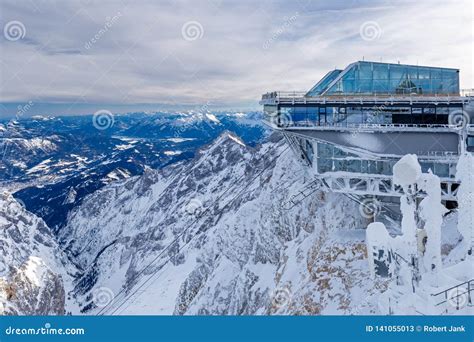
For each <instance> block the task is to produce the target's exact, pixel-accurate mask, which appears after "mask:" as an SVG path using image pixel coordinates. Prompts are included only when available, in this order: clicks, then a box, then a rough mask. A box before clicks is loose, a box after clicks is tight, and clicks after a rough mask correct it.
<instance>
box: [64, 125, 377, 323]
mask: <svg viewBox="0 0 474 342" xmlns="http://www.w3.org/2000/svg"><path fill="white" fill-rule="evenodd" d="M302 172H303V171H302V169H301V167H300V166H299V165H298V164H297V162H296V161H295V160H294V159H293V155H292V153H291V151H290V150H289V149H288V148H287V147H286V145H285V144H284V143H283V141H280V140H279V139H278V138H277V137H274V138H273V140H271V141H270V142H268V143H266V144H263V145H262V146H259V147H257V148H250V147H248V146H245V145H244V144H243V143H242V142H241V141H240V140H239V139H238V138H236V137H234V136H232V135H231V134H228V133H225V134H223V135H222V136H221V137H220V138H219V139H217V140H216V141H215V142H214V143H213V144H211V145H210V146H207V147H206V148H204V149H202V150H201V151H200V152H199V153H198V156H197V157H196V158H195V159H194V160H192V161H191V162H188V163H185V164H176V165H174V166H171V167H168V168H165V169H163V170H161V171H154V170H149V171H147V172H146V173H145V174H144V175H143V176H141V177H133V178H131V179H128V180H125V181H121V182H118V183H114V184H112V185H110V186H107V187H106V188H104V189H102V190H100V191H97V192H96V193H94V194H92V195H90V196H89V197H88V198H87V199H86V200H85V201H84V203H83V204H82V205H81V206H80V207H79V208H78V209H76V210H75V211H74V212H73V213H72V214H71V215H70V217H69V224H68V225H67V227H65V229H63V230H62V231H61V233H60V239H61V245H62V246H64V247H65V248H66V250H67V253H68V254H69V255H70V257H71V258H73V259H74V260H75V261H76V262H77V263H78V265H79V267H80V268H81V269H83V270H84V271H83V273H82V275H81V276H80V277H79V278H78V279H77V281H76V283H75V289H74V296H76V298H77V301H78V302H79V303H80V305H81V311H82V312H87V313H96V312H99V311H100V310H101V309H103V308H104V307H105V309H103V310H104V311H103V312H104V313H105V314H120V313H122V314H179V315H182V314H235V315H241V314H327V313H339V314H345V313H356V312H361V313H371V312H375V310H376V309H375V308H374V303H373V300H372V297H371V294H372V293H374V292H377V291H380V289H377V288H374V287H373V284H372V283H371V282H367V281H366V279H367V277H368V276H369V271H368V266H367V260H366V250H365V244H364V237H365V232H364V230H362V229H358V228H363V227H365V222H363V220H362V218H361V217H360V215H359V211H358V209H357V206H356V205H355V204H354V203H353V202H351V201H350V200H348V199H346V198H345V197H344V196H342V195H335V194H326V193H322V192H316V193H315V194H314V195H313V196H310V197H308V198H307V199H306V200H305V201H303V202H302V203H300V204H299V205H297V206H296V207H294V208H292V209H290V210H286V209H285V206H284V204H285V203H286V202H287V201H288V199H289V198H290V196H291V195H292V194H294V193H296V191H298V189H300V188H301V187H303V186H304V181H305V175H304V174H303V173H302ZM380 286H383V284H381V285H380Z"/></svg>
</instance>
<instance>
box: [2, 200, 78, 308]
mask: <svg viewBox="0 0 474 342" xmlns="http://www.w3.org/2000/svg"><path fill="white" fill-rule="evenodd" d="M0 254H1V258H0V314H6V315H62V314H64V313H65V312H66V310H67V309H68V308H67V303H66V302H67V299H66V292H68V291H70V289H71V287H72V286H71V282H72V276H73V275H74V272H75V268H74V267H73V266H72V265H71V263H69V262H68V260H67V258H66V255H65V254H63V253H62V252H61V250H60V249H59V247H58V245H57V243H56V241H55V239H54V238H53V236H52V234H51V232H50V230H49V228H48V227H47V226H46V224H45V223H44V222H43V220H41V219H40V218H38V217H36V216H35V215H33V214H31V213H29V212H28V211H26V210H25V209H24V208H23V206H22V205H21V204H20V203H19V202H17V201H16V200H15V199H14V198H13V197H12V196H11V195H10V194H9V193H7V192H4V193H3V194H0Z"/></svg>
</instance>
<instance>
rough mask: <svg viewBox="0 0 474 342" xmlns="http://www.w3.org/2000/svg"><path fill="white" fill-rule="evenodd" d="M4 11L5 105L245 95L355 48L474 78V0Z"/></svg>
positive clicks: (356, 52) (307, 79)
mask: <svg viewBox="0 0 474 342" xmlns="http://www.w3.org/2000/svg"><path fill="white" fill-rule="evenodd" d="M0 12H1V17H0V19H1V25H2V28H5V26H6V25H7V23H9V22H11V21H19V22H20V23H21V24H22V25H23V26H24V28H25V31H24V32H21V33H24V36H23V37H22V38H20V39H17V37H12V36H9V35H8V34H7V33H5V32H4V34H3V35H2V36H1V37H0V53H1V54H0V63H1V64H0V72H1V74H0V76H1V80H0V81H1V84H0V95H1V102H2V103H3V104H4V105H5V106H7V103H8V102H15V103H24V102H28V101H33V102H35V103H72V104H74V103H76V104H103V103H109V104H111V103H113V104H117V105H121V104H123V105H127V104H137V103H160V104H170V105H176V104H204V103H207V102H210V103H212V104H213V105H216V106H231V107H233V108H238V107H248V106H254V105H256V104H257V103H258V99H259V97H260V95H261V93H263V92H266V91H271V90H293V89H294V90H307V89H309V88H310V87H311V86H312V85H313V84H314V83H315V82H316V81H317V80H318V79H319V78H320V77H322V76H323V75H324V74H325V73H326V72H327V71H328V70H330V69H333V68H334V67H338V68H343V67H344V66H346V65H347V64H349V63H351V62H353V61H355V60H361V59H362V58H365V59H366V60H375V61H379V60H383V61H387V62H397V61H400V62H402V63H407V64H417V63H418V64H420V65H423V64H426V65H435V66H446V67H454V68H460V69H461V86H462V87H463V88H472V87H473V86H472V84H473V82H472V77H473V71H472V69H473V65H472V59H473V58H472V57H473V55H472V46H473V36H472V25H473V12H472V4H471V1H470V0H451V1H450V0H448V1H446V0H444V1H438V0H424V1H410V0H409V1H395V0H393V1H388V0H387V1H380V0H379V1H362V0H361V1H357V0H346V1H306V0H305V1H256V0H255V1H223V0H202V1H196V0H195V1H164V0H163V1H145V0H143V1H136V0H135V1H127V0H113V1H112V0H105V1H104V0H103V1H94V0H77V1H45V0H43V1H42V0H39V1H32V0H31V1H29V0H11V1H9V0H8V1H4V0H2V1H1V3H0ZM363 25H365V26H363ZM361 26H362V27H366V28H367V31H366V32H365V33H364V34H365V35H368V36H364V34H362V35H361V32H360V30H361ZM20 29H21V27H20ZM186 29H188V30H186ZM371 29H374V30H372V31H371ZM5 106H4V107H3V108H7V107H5ZM4 112H5V110H4V111H3V114H4Z"/></svg>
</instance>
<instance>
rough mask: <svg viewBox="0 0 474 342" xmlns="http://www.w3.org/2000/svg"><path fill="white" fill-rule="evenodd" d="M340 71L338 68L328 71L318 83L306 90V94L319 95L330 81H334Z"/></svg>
mask: <svg viewBox="0 0 474 342" xmlns="http://www.w3.org/2000/svg"><path fill="white" fill-rule="evenodd" d="M341 72H342V70H339V69H335V70H332V71H330V72H328V73H327V74H326V75H325V76H324V77H323V78H322V79H321V80H320V81H319V82H318V83H316V84H315V85H314V87H313V88H311V90H310V91H308V93H307V94H306V96H316V95H321V93H322V92H323V91H325V90H326V89H327V88H328V86H329V85H330V84H331V82H332V81H334V80H335V79H336V78H337V76H339V74H340V73H341Z"/></svg>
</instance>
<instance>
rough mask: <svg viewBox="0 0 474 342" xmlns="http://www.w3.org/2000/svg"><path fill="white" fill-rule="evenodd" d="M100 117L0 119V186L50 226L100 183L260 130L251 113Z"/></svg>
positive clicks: (256, 138) (250, 137) (250, 139)
mask: <svg viewBox="0 0 474 342" xmlns="http://www.w3.org/2000/svg"><path fill="white" fill-rule="evenodd" d="M103 119H104V120H108V121H104V122H99V121H97V120H98V119H97V118H95V117H93V116H91V115H87V116H65V117H47V116H35V117H32V118H28V119H24V120H19V121H15V120H3V121H0V153H1V156H2V159H1V163H0V182H1V183H0V186H2V187H3V188H6V189H8V190H10V191H12V192H14V197H15V198H16V199H18V200H20V202H22V203H23V204H24V206H25V207H26V208H27V210H29V211H30V212H33V213H34V214H36V215H37V216H39V217H41V218H42V219H43V220H44V221H45V222H46V223H47V224H48V226H49V227H51V228H52V229H53V231H54V232H58V230H59V229H60V228H61V227H62V226H63V225H64V224H65V222H66V219H67V215H68V213H69V212H70V211H71V210H72V209H73V208H74V207H76V206H77V205H78V204H80V203H81V202H82V199H83V198H84V197H85V196H87V195H88V194H91V193H93V192H95V191H97V190H98V189H100V188H102V187H103V186H104V185H106V184H109V183H111V182H114V181H117V180H120V179H125V178H128V177H131V176H135V175H139V174H142V173H143V172H144V170H145V169H146V168H153V169H159V168H162V167H165V166H166V165H170V164H173V163H176V162H179V161H182V160H185V159H189V158H192V157H193V156H194V154H195V152H196V150H197V149H198V148H200V147H202V146H203V145H206V144H208V143H210V142H211V141H212V140H214V139H215V138H216V137H217V136H219V135H220V134H221V133H222V132H224V131H231V132H234V133H235V134H236V135H238V136H240V137H242V139H243V140H244V141H245V143H246V144H248V145H250V146H252V145H255V144H257V143H258V142H260V141H261V140H262V139H263V138H264V137H265V135H266V134H267V131H266V129H265V127H264V126H263V125H262V124H261V123H260V113H258V112H250V113H236V112H232V113H218V114H211V113H199V112H195V111H189V112H183V113H171V114H170V113H151V114H149V113H130V114H126V115H115V116H113V117H110V118H107V117H105V118H103ZM99 120H100V119H99ZM101 124H103V126H100V125H101Z"/></svg>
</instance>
